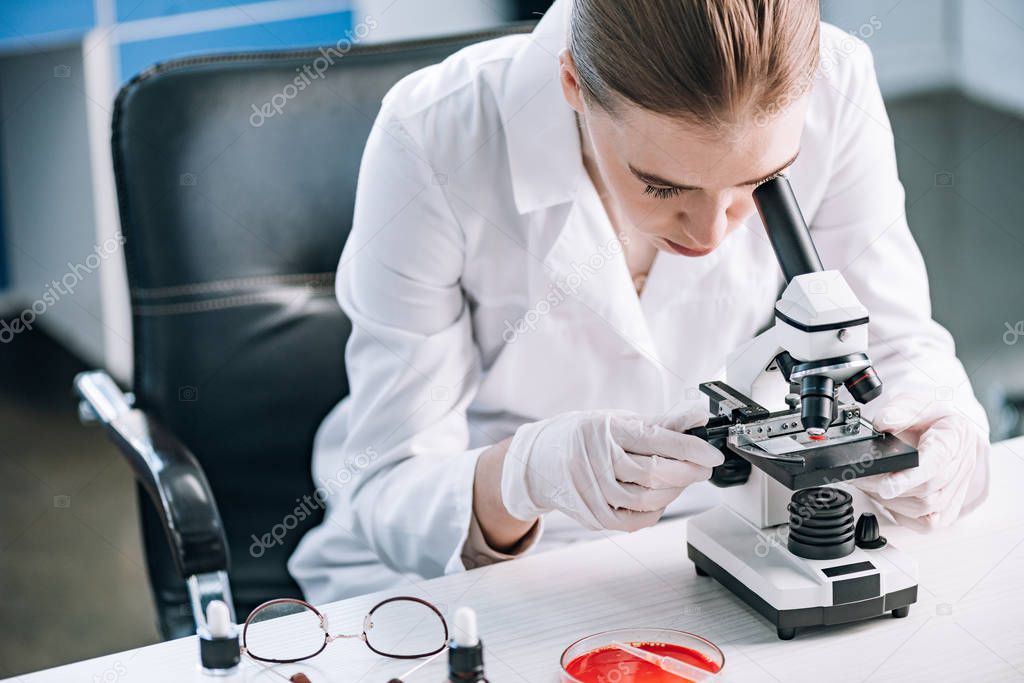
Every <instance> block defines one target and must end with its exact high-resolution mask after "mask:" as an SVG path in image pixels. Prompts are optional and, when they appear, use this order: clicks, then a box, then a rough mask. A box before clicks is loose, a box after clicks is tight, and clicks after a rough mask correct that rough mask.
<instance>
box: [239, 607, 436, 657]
mask: <svg viewBox="0 0 1024 683" xmlns="http://www.w3.org/2000/svg"><path fill="white" fill-rule="evenodd" d="M279 618H285V619H286V620H287V621H286V622H284V623H282V622H276V620H277V619H279ZM274 622H276V623H274ZM343 638H344V639H350V638H351V639H358V640H362V641H363V642H364V643H366V646H367V647H368V648H370V650H372V651H373V652H375V653H377V654H379V655H382V656H384V657H391V658H392V659H419V658H421V657H430V656H432V655H436V654H437V653H439V652H441V651H442V650H443V649H444V648H445V646H446V645H447V643H448V624H447V623H446V622H445V620H444V616H443V615H442V614H441V612H440V610H438V609H437V608H436V607H434V606H433V605H432V604H430V603H429V602H427V601H425V600H420V599H419V598H413V597H406V596H401V597H396V598H388V599H387V600H384V601H382V602H379V603H377V604H376V605H375V606H374V607H373V608H372V609H371V610H370V611H369V612H368V613H367V615H366V616H365V617H364V618H363V630H362V632H361V633H354V634H344V633H339V634H337V635H331V633H330V631H329V630H328V624H327V616H326V615H324V614H323V613H322V612H320V611H319V610H318V609H317V608H316V607H313V605H311V604H309V603H308V602H306V601H305V600H297V599H292V598H283V599H278V600H270V601H268V602H265V603H263V604H262V605H260V606H259V607H257V608H256V609H254V610H253V611H252V612H251V613H250V614H249V617H248V618H247V619H246V620H245V626H244V627H243V629H242V653H244V654H246V655H248V656H249V657H251V658H253V659H256V660H259V661H261V662H272V663H274V664H290V663H293V662H301V661H303V660H305V659H309V658H310V657H315V656H316V655H318V654H320V653H321V652H323V651H324V648H326V647H327V645H328V644H329V643H331V642H332V641H334V640H340V639H343Z"/></svg>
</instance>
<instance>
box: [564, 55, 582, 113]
mask: <svg viewBox="0 0 1024 683" xmlns="http://www.w3.org/2000/svg"><path fill="white" fill-rule="evenodd" d="M558 80H559V82H560V83H561V84H562V95H563V96H564V97H565V101H566V102H568V103H569V106H570V107H572V108H573V109H575V110H576V113H577V114H582V113H583V91H582V90H581V88H580V82H579V78H578V77H577V75H576V63H575V62H573V60H572V55H571V54H570V53H569V50H568V49H563V50H562V51H561V52H559V53H558Z"/></svg>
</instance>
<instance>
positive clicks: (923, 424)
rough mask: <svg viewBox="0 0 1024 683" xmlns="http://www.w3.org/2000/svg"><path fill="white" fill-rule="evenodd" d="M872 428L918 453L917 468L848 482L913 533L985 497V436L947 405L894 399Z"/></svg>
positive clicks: (941, 523) (943, 522)
mask: <svg viewBox="0 0 1024 683" xmlns="http://www.w3.org/2000/svg"><path fill="white" fill-rule="evenodd" d="M874 427H875V429H877V430H879V431H884V432H891V433H893V434H895V435H896V436H898V437H899V438H901V439H902V440H904V441H906V442H907V443H909V444H910V445H911V446H914V447H915V448H917V449H918V453H919V457H918V466H917V467H914V468H911V469H906V470H900V471H898V472H887V473H885V474H876V475H872V476H869V477H862V478H860V479H854V480H852V481H851V482H850V484H852V485H853V486H856V487H857V488H859V489H860V490H862V491H864V492H865V493H866V494H868V496H869V497H871V498H872V499H873V500H875V501H876V502H877V503H878V504H880V505H881V506H882V507H884V508H885V509H886V510H887V511H889V512H890V513H891V514H892V515H893V517H894V518H895V519H896V521H897V522H899V523H900V524H903V525H904V526H907V527H909V528H911V529H914V530H915V531H921V532H926V531H934V530H936V529H941V528H944V527H948V526H949V525H951V524H952V523H953V522H955V521H956V520H957V518H958V517H959V516H960V513H961V510H963V509H964V508H965V507H967V506H969V507H970V508H973V507H974V506H975V505H977V504H978V503H980V502H981V501H982V500H984V498H985V497H986V496H987V495H988V457H989V449H990V446H989V442H988V434H987V433H986V431H985V430H984V429H983V428H982V427H980V426H978V425H977V424H975V423H974V422H973V421H972V420H970V419H969V418H968V417H966V416H964V415H963V414H962V413H961V412H960V411H958V410H957V408H956V406H955V405H953V403H952V401H943V400H936V399H934V398H932V397H929V396H920V395H916V394H900V395H898V396H896V397H895V398H893V399H892V400H891V401H890V402H889V404H888V405H887V406H886V407H885V408H884V409H882V411H881V412H880V413H879V414H878V415H877V416H876V417H875V420H874Z"/></svg>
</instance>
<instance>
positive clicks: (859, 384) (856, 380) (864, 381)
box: [844, 366, 882, 403]
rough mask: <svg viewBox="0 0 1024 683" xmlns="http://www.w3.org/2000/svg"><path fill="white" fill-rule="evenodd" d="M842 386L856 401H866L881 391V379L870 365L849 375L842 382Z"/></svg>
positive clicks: (876, 396)
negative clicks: (848, 377)
mask: <svg viewBox="0 0 1024 683" xmlns="http://www.w3.org/2000/svg"><path fill="white" fill-rule="evenodd" d="M844 386H845V387H846V388H847V390H848V391H849V392H850V395H851V396H853V400H854V401H856V402H857V403H867V402H868V401H870V400H872V399H875V398H878V396H879V395H880V394H881V393H882V380H881V379H879V378H878V373H877V372H875V369H874V368H873V367H871V366H868V367H866V368H864V370H863V372H859V373H857V374H856V375H854V376H852V377H850V379H848V380H846V382H844Z"/></svg>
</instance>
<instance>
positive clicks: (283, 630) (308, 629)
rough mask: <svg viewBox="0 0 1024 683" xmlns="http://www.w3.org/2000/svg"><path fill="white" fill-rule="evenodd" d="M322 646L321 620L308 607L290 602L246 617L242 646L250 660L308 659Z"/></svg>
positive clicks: (262, 607)
mask: <svg viewBox="0 0 1024 683" xmlns="http://www.w3.org/2000/svg"><path fill="white" fill-rule="evenodd" d="M325 644H326V635H325V634H324V631H323V629H321V628H320V618H319V617H318V616H317V615H316V613H315V612H313V610H311V609H309V607H308V606H306V605H304V604H303V603H301V602H292V601H290V600H288V601H280V602H276V601H272V602H269V603H264V604H263V605H260V606H259V607H257V608H256V609H255V610H254V611H253V613H252V614H251V615H250V616H249V620H248V623H247V624H246V627H245V633H244V642H243V645H245V649H246V651H247V652H248V653H249V654H250V655H252V656H253V657H255V658H257V659H265V660H270V661H278V662H282V661H296V660H299V659H307V658H309V657H312V656H313V655H315V654H317V653H319V652H320V651H321V650H322V649H323V648H324V645H325Z"/></svg>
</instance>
